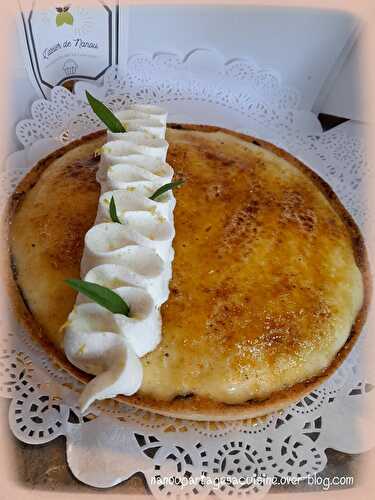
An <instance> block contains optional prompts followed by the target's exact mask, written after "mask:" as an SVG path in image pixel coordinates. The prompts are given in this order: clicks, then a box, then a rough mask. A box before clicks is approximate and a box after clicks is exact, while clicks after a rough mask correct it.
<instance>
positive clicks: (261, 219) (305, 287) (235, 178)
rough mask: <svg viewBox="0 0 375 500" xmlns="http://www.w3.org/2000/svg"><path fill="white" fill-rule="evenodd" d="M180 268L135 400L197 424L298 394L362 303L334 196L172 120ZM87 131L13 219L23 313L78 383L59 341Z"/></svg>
mask: <svg viewBox="0 0 375 500" xmlns="http://www.w3.org/2000/svg"><path fill="white" fill-rule="evenodd" d="M166 138H167V140H168V142H169V151H168V156H167V161H168V163H169V164H170V165H171V166H172V167H173V169H174V171H175V174H176V175H177V176H178V177H183V178H184V179H185V185H184V186H183V188H181V189H178V190H176V191H175V197H176V200H177V203H176V207H175V210H174V225H175V231H176V236H175V238H174V241H173V247H174V250H175V257H174V260H173V275H172V279H171V281H170V283H169V288H170V295H169V298H168V301H167V302H166V303H165V304H163V305H162V308H161V313H162V325H163V326H162V340H161V342H160V344H159V345H158V347H157V348H156V349H155V350H154V351H152V352H151V353H149V354H147V355H146V356H144V357H143V358H142V359H141V361H142V365H143V382H142V386H141V388H140V390H139V391H138V392H137V393H136V394H135V395H134V396H129V397H119V398H118V399H119V400H121V401H125V402H127V403H129V404H131V405H134V406H137V407H140V408H145V409H148V410H151V411H154V412H157V413H160V414H164V415H171V416H174V417H181V418H190V419H196V420H230V419H239V418H249V417H255V416H258V415H262V414H266V413H268V412H271V411H274V410H276V409H280V408H282V407H285V406H286V405H288V404H290V403H291V402H293V401H295V400H297V399H299V398H301V397H303V396H304V395H305V394H307V393H308V392H310V391H311V390H312V389H314V387H316V386H317V385H318V384H320V383H321V382H322V381H324V380H325V379H326V378H327V377H328V376H329V375H330V374H332V372H333V371H334V370H335V369H336V368H337V367H338V366H339V365H340V363H341V362H342V361H343V359H344V358H345V357H346V356H347V354H348V353H349V352H350V349H351V348H352V346H353V344H354V342H355V340H356V338H357V336H358V335H359V333H360V330H361V327H362V325H363V323H364V320H365V316H366V310H367V306H368V302H369V295H370V280H369V272H368V264H367V258H366V251H365V247H364V244H363V240H362V237H361V234H360V232H359V230H358V228H357V226H356V225H355V223H354V222H353V220H352V218H351V217H350V215H349V214H348V212H347V211H346V210H345V208H344V207H343V205H342V204H341V203H340V201H339V200H338V198H337V197H336V195H335V194H334V193H333V191H332V190H331V188H330V187H329V186H328V185H327V184H326V183H325V182H324V181H323V180H322V179H321V178H320V177H318V176H317V175H316V174H315V173H314V172H313V171H312V170H310V169H309V168H308V167H306V166H305V165H303V164H302V163H301V162H300V161H298V160H297V159H295V158H294V157H292V156H291V155H289V154H287V153H285V152H284V151H282V150H280V149H278V148H277V147H275V146H273V145H271V144H269V143H266V142H264V141H261V140H258V139H254V138H252V137H249V136H246V135H243V134H238V133H235V132H232V131H229V130H225V129H222V128H218V127H210V126H197V125H168V129H167V136H166ZM105 140H106V135H105V132H104V131H103V132H96V133H94V134H90V135H88V136H86V137H84V138H82V139H79V140H77V141H74V142H72V143H70V144H68V145H67V146H65V147H63V148H61V149H59V150H58V151H56V152H54V153H52V154H51V155H49V156H48V157H47V158H45V159H43V160H41V161H40V162H39V163H38V164H37V165H36V166H35V167H34V168H33V169H32V170H31V171H30V173H29V174H27V176H26V177H25V178H24V179H23V180H22V181H21V183H20V185H19V186H18V188H17V189H16V192H15V194H14V195H13V198H12V203H11V210H10V223H11V224H10V237H9V239H10V255H11V268H12V270H13V273H12V276H13V283H14V284H15V285H16V286H14V287H13V292H14V293H13V296H14V299H15V303H16V305H17V313H18V315H19V317H20V318H21V319H22V320H23V321H24V323H25V324H26V326H27V328H28V330H29V331H30V332H31V334H32V335H33V336H34V338H35V339H37V340H38V341H39V342H40V343H42V345H43V346H44V348H45V349H46V350H47V351H48V352H49V354H50V355H51V356H52V357H54V358H55V359H56V360H57V361H58V362H59V363H60V364H61V365H63V366H64V368H65V369H67V370H68V371H69V372H71V373H72V374H73V375H74V376H76V377H78V378H79V379H80V380H81V381H83V382H87V381H89V380H90V378H91V376H90V375H88V374H86V373H84V372H82V371H80V370H79V369H77V368H76V367H74V366H73V365H72V364H70V363H69V361H68V360H67V359H66V357H65V354H64V350H63V335H64V329H63V328H62V326H63V325H64V324H65V322H66V320H67V317H68V315H69V313H70V312H71V310H72V309H73V306H74V304H75V299H76V293H75V292H74V291H73V290H72V289H71V288H69V287H68V286H67V285H66V284H65V283H64V280H65V279H67V278H79V276H80V262H81V258H82V252H83V248H84V237H85V234H86V232H87V231H88V230H89V229H90V227H91V226H92V225H93V224H94V221H95V217H96V213H97V207H98V200H99V195H100V192H99V185H98V184H97V182H96V178H95V175H96V170H97V168H98V163H99V159H98V158H97V155H96V154H95V152H96V151H97V150H98V149H99V148H100V147H101V146H102V145H103V144H104V142H105Z"/></svg>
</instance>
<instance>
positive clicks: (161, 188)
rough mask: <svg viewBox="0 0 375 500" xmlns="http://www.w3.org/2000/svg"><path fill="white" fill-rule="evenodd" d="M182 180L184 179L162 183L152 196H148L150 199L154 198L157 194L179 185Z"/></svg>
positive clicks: (157, 196) (159, 194)
mask: <svg viewBox="0 0 375 500" xmlns="http://www.w3.org/2000/svg"><path fill="white" fill-rule="evenodd" d="M184 182H185V181H183V180H179V181H174V182H169V183H168V184H164V186H161V187H160V188H159V189H157V190H156V191H155V193H154V194H153V195H152V196H150V200H156V198H159V196H161V195H162V194H164V193H165V192H166V191H170V190H171V189H174V188H176V187H179V186H181V185H182V184H183V183H184Z"/></svg>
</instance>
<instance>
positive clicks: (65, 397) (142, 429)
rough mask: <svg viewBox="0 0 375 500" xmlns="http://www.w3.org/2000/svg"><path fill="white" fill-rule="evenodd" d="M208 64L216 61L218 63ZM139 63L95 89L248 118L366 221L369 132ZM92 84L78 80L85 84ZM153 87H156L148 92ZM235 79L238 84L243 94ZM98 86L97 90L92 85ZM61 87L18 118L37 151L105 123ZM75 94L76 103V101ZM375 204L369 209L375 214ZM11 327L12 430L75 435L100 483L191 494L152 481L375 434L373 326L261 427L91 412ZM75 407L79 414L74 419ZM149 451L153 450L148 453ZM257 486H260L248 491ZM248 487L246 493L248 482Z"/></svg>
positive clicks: (241, 467)
mask: <svg viewBox="0 0 375 500" xmlns="http://www.w3.org/2000/svg"><path fill="white" fill-rule="evenodd" d="M199 60H200V61H201V59H199ZM208 63H209V61H207V64H208ZM185 64H186V63H185ZM191 65H192V63H191ZM210 67H211V68H213V64H210ZM142 68H143V69H142ZM137 69H138V71H137V73H136V75H133V74H131V73H129V74H128V75H127V76H126V77H125V78H124V79H116V80H115V78H114V77H115V75H114V74H112V76H111V74H109V75H108V76H107V78H108V80H107V81H106V83H105V86H104V88H102V89H98V90H97V92H99V93H101V95H102V97H103V98H104V99H105V100H106V102H107V104H111V105H113V104H114V99H116V102H117V107H118V108H121V107H122V106H123V104H124V101H125V100H127V99H128V98H127V97H124V96H128V95H129V97H130V100H134V99H135V98H136V97H138V96H139V94H141V95H142V96H143V99H144V100H147V99H149V100H150V99H157V100H158V101H161V102H165V103H166V104H167V106H166V107H167V108H168V109H169V111H170V113H171V115H172V116H176V115H177V114H180V116H181V119H186V117H189V118H190V119H191V120H192V121H196V122H202V121H203V122H204V121H205V120H207V119H208V120H211V119H215V120H216V119H217V118H218V117H220V119H221V124H222V125H224V126H227V127H229V128H241V125H242V126H243V127H246V126H248V127H250V128H251V130H250V131H251V132H252V133H254V134H256V135H258V136H264V137H265V138H267V139H269V140H272V142H274V143H277V144H280V145H281V146H283V147H284V148H285V149H287V150H289V151H290V152H292V153H294V154H296V155H297V156H299V157H300V158H301V159H302V160H304V161H306V162H307V163H308V164H311V165H314V169H315V170H316V171H317V172H319V173H320V174H321V175H322V176H323V177H324V178H325V179H326V180H327V181H328V182H329V183H330V185H331V186H332V187H333V188H334V190H335V191H336V192H337V193H338V195H339V196H340V198H341V199H342V201H343V202H344V203H345V204H346V206H347V207H348V209H349V210H350V211H351V212H352V214H353V215H354V216H355V217H356V218H357V220H358V221H360V222H362V223H363V221H364V218H363V215H364V213H367V212H366V211H365V208H366V205H365V200H364V197H363V186H364V185H365V184H366V182H367V179H368V173H367V172H368V165H367V161H366V155H365V154H364V150H363V142H362V140H361V138H357V137H351V136H350V135H348V134H346V131H349V130H351V128H347V126H345V127H342V128H341V127H339V128H338V129H337V130H333V131H330V132H328V133H321V130H320V131H319V130H318V129H317V128H316V121H315V117H314V116H313V115H312V114H311V113H305V119H304V121H303V123H304V125H302V123H301V122H300V121H299V120H298V118H297V116H298V115H300V114H301V111H298V110H295V109H290V110H285V109H284V108H283V109H280V108H279V109H275V108H271V107H269V106H268V107H267V106H266V105H264V104H263V103H264V101H265V100H266V95H267V94H263V96H260V97H259V98H260V102H257V101H256V100H254V99H253V101H252V102H251V105H250V106H249V102H250V101H249V99H250V98H249V94H247V93H246V92H245V90H244V89H242V94H241V93H240V92H239V91H238V87H239V85H240V84H239V81H238V79H236V78H235V77H233V76H232V78H233V81H232V82H230V81H229V80H228V79H227V80H225V82H226V83H227V84H228V85H229V88H228V89H227V90H226V91H225V89H224V88H220V87H219V88H220V96H221V97H220V99H219V94H218V93H217V91H216V87H214V86H212V85H211V81H208V82H206V85H204V81H203V80H201V81H199V82H197V81H195V80H191V79H190V80H187V79H186V74H187V71H186V67H185V65H184V64H182V63H180V74H181V81H180V82H179V83H178V82H177V83H176V81H175V80H174V82H175V84H174V85H173V84H172V82H170V81H169V79H168V75H169V74H170V73H168V71H167V69H166V66H163V65H162V64H160V65H159V71H158V73H157V75H158V77H159V80H157V81H155V82H153V80H152V78H153V77H154V76H155V72H154V71H153V69H154V66H153V63H152V61H149V60H143V63H142V66H141V62H140V61H138V65H137ZM141 69H142V71H141ZM218 70H219V72H218V73H217V74H216V81H217V82H220V83H221V84H222V85H223V82H224V80H222V68H220V66H219V67H218ZM174 75H175V73H174ZM249 82H250V83H253V82H251V80H250V81H249V80H247V81H245V82H242V85H245V87H246V86H247V85H249V87H250V88H251V85H250V84H249ZM83 87H84V85H81V86H80V91H82V90H83ZM150 87H152V88H153V89H154V92H155V94H152V95H149V94H147V92H146V90H147V89H149V88H150ZM114 89H115V90H114ZM234 89H237V93H236V94H235V95H233V93H234ZM90 90H92V91H93V92H94V90H93V89H92V87H90ZM259 90H260V89H259ZM265 90H267V88H265ZM62 93H63V95H62ZM113 94H115V95H113ZM155 96H156V97H155ZM52 97H53V98H54V102H52V103H48V102H45V103H42V104H40V105H39V107H38V114H35V116H34V117H33V120H29V121H28V122H25V123H24V124H23V126H22V127H20V128H19V130H20V131H22V133H24V132H26V129H27V128H28V130H29V131H31V130H35V131H36V132H37V133H36V134H35V136H33V135H31V139H32V142H33V145H34V153H35V154H36V153H37V152H39V154H40V155H41V156H43V154H44V153H43V148H42V147H39V148H38V144H40V139H39V137H40V136H42V137H44V141H45V145H46V146H47V147H49V146H50V143H49V140H48V137H50V131H53V134H56V136H57V137H61V132H62V131H63V130H65V129H66V127H67V124H68V125H69V124H70V125H69V126H68V128H69V127H73V126H74V128H73V130H72V131H71V135H70V136H71V137H72V136H74V133H82V132H84V131H86V132H88V131H89V130H92V128H93V127H94V128H95V126H96V124H95V123H93V120H92V114H90V113H88V110H87V109H86V108H84V107H83V105H82V103H80V101H79V98H78V97H75V96H74V94H73V95H71V94H69V93H68V91H67V90H65V89H58V90H57V91H56V92H55V93H52ZM74 99H75V101H74ZM67 100H68V101H70V102H66V101H67ZM74 103H75V104H76V106H75V107H74V106H70V105H72V104H74ZM195 104H198V105H195ZM55 106H56V107H55ZM33 109H34V110H35V107H33ZM51 109H52V110H54V109H60V110H63V111H64V113H63V115H64V117H65V119H66V120H68V121H67V122H66V123H65V122H58V121H56V118H55V117H54V113H51V112H50V110H51ZM207 110H209V112H210V113H209V115H208V114H207ZM246 110H247V112H246ZM76 112H80V121H77V120H75V119H74V116H75V113H76ZM69 113H70V117H69ZM246 113H247V114H246ZM308 116H310V117H311V119H308ZM78 124H79V126H78ZM59 126H60V129H59ZM341 130H343V131H344V132H341ZM26 137H30V136H29V135H27V134H26V133H25V135H22V136H21V139H22V140H25V138H26ZM27 154H28V149H26V150H24V151H22V152H20V153H17V154H16V157H14V160H15V162H14V163H13V164H10V165H9V173H10V172H12V174H13V176H12V185H13V186H14V184H15V183H16V182H17V181H18V180H19V179H20V177H21V176H23V175H24V173H25V171H26V170H27V169H28V168H29V167H30V163H29V162H28V161H27ZM22 156H23V157H24V158H23V161H22ZM12 185H11V186H10V189H12ZM372 213H373V212H369V213H368V217H369V218H370V217H371V215H372ZM371 220H372V219H371ZM371 220H370V222H371ZM370 240H371V239H370V238H369V241H370ZM12 331H13V333H14V335H13V336H9V337H8V338H4V339H2V342H3V343H2V344H1V347H2V370H0V375H2V377H3V381H4V382H5V384H4V385H0V390H1V391H2V394H3V395H5V396H6V397H9V398H11V399H12V402H11V404H10V410H9V422H10V426H11V429H12V431H13V433H14V434H15V435H16V436H17V437H18V438H19V439H20V440H21V441H23V442H26V443H30V444H41V443H45V442H48V441H52V440H53V439H55V438H56V437H58V436H60V435H65V436H66V439H67V460H68V464H69V466H70V468H71V470H72V472H73V474H74V475H75V476H76V477H77V478H79V479H80V480H81V481H83V482H85V483H87V484H90V485H93V486H97V487H103V488H104V487H110V486H112V485H114V484H117V483H119V482H121V481H123V480H125V479H126V478H127V477H130V476H131V475H133V474H134V473H136V472H138V471H141V472H143V473H144V475H145V477H146V480H147V482H148V485H149V487H150V489H151V491H152V493H153V494H154V495H155V496H156V497H158V498H160V497H165V495H166V494H167V493H168V492H171V493H173V494H176V493H180V494H181V493H182V494H185V493H187V492H188V491H191V490H192V489H193V488H192V487H189V486H187V487H186V488H184V490H183V491H181V489H180V487H179V486H178V485H175V486H173V485H172V486H167V487H166V488H164V489H161V488H158V485H157V484H155V482H152V478H153V477H155V476H157V475H158V474H160V475H161V476H173V475H175V476H177V477H185V478H186V477H188V474H191V475H192V476H193V477H194V476H201V474H204V473H206V474H207V475H208V476H209V477H210V478H211V480H215V479H217V478H218V477H225V476H228V475H230V474H232V473H233V474H234V477H236V478H238V477H242V476H243V475H246V476H248V477H251V476H252V475H253V474H256V475H261V474H265V475H266V476H268V477H272V476H274V475H280V476H282V477H285V476H289V477H306V476H310V475H312V474H315V473H319V472H321V471H322V470H323V469H324V467H325V465H326V461H327V458H326V453H325V450H326V449H327V448H333V449H337V450H340V451H342V452H346V453H359V452H362V451H365V450H367V449H369V448H370V447H371V446H373V444H374V442H373V440H372V439H371V438H370V437H369V436H370V435H369V433H368V432H367V433H366V435H365V434H364V433H361V432H359V429H361V430H363V431H364V432H365V431H367V430H368V429H369V428H370V425H372V420H371V418H370V417H371V415H369V414H368V413H366V412H365V410H364V405H368V404H369V403H371V402H373V401H374V395H375V391H374V390H371V387H367V386H365V382H367V381H368V382H369V383H371V381H372V379H371V378H370V377H369V376H368V374H367V373H365V368H366V367H365V364H364V363H363V360H362V358H361V357H359V356H361V353H362V352H363V349H364V348H365V347H366V348H367V349H368V347H367V345H368V344H367V342H368V341H369V339H368V338H367V335H366V332H365V331H364V332H363V335H362V336H361V341H360V343H359V345H358V346H357V348H356V349H355V350H354V351H353V352H352V353H351V355H350V356H349V358H348V359H347V360H346V362H345V363H344V364H343V366H342V367H340V369H339V370H338V371H336V373H335V375H334V376H333V377H331V378H330V379H329V380H328V381H327V382H326V383H325V384H324V385H323V386H320V387H319V389H317V390H315V391H314V392H313V393H312V394H311V395H309V396H307V397H305V398H304V399H303V400H302V401H301V402H300V403H299V404H295V405H292V406H290V407H288V408H286V409H285V410H284V411H283V413H280V414H275V415H271V416H269V417H267V418H266V419H260V420H259V421H257V425H256V426H251V425H248V424H247V423H244V422H241V421H240V422H232V423H227V424H222V423H218V424H217V426H216V427H215V426H210V425H206V424H201V425H197V424H196V423H195V422H186V421H179V420H174V419H170V418H164V417H158V416H156V415H153V414H149V413H147V412H142V411H136V410H134V409H131V408H129V407H126V406H125V405H119V404H117V405H115V404H114V403H113V402H107V403H105V404H104V403H101V404H98V405H95V406H94V407H93V409H92V411H93V416H94V417H96V418H94V420H92V421H91V422H84V421H83V418H82V414H81V413H80V412H79V410H78V409H77V406H76V405H77V392H79V390H80V388H81V385H80V384H78V382H76V381H75V380H73V379H72V378H71V377H70V376H69V375H68V374H67V373H65V372H64V371H62V370H59V369H57V368H56V366H54V365H53V364H52V363H51V362H50V361H49V359H48V357H47V355H46V353H45V352H44V351H42V350H39V348H38V347H37V346H35V345H34V344H33V343H32V342H31V339H30V337H29V336H28V334H25V333H24V332H23V330H21V329H20V328H17V327H16V326H15V325H14V326H13V328H12ZM369 331H371V329H369ZM4 337H5V336H4ZM354 389H355V390H354ZM353 390H354V392H353ZM72 414H73V415H74V416H75V417H76V423H73V422H71V421H69V415H72ZM35 417H37V418H35ZM118 417H121V418H123V419H124V422H121V421H120V420H119V419H118ZM182 429H183V430H184V432H181V430H182ZM147 450H148V451H154V453H153V454H152V455H150V454H147V453H146V452H147ZM173 457H174V458H173ZM211 485H212V483H211ZM196 486H197V489H198V491H199V492H200V493H203V494H208V493H209V491H210V489H212V487H210V486H209V487H206V488H204V487H202V486H201V485H199V484H198V485H196ZM238 486H239V483H237V487H238ZM269 486H270V483H267V485H266V486H264V487H261V488H260V490H261V491H260V495H259V496H258V497H257V498H261V496H262V494H263V493H265V492H266V491H267V490H268V489H269ZM237 487H236V486H235V485H234V486H233V488H232V487H231V486H226V487H225V489H224V490H223V491H220V495H221V497H222V496H224V495H226V494H228V493H229V492H230V491H232V492H233V493H235V494H234V495H233V497H236V493H238V492H239V491H238V490H237ZM253 487H254V485H253V486H251V485H250V486H249V488H248V490H247V493H248V492H249V490H252V489H253ZM233 489H234V490H235V491H233ZM254 489H255V488H254ZM216 492H217V491H216ZM240 492H242V493H244V490H240ZM172 497H173V495H172ZM209 498H210V497H209Z"/></svg>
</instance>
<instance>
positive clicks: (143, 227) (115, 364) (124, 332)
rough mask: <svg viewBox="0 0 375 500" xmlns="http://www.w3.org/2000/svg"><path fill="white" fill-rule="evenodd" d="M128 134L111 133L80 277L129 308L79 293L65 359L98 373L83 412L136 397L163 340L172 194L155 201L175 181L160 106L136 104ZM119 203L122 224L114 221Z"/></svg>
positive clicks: (127, 113)
mask: <svg viewBox="0 0 375 500" xmlns="http://www.w3.org/2000/svg"><path fill="white" fill-rule="evenodd" d="M116 116H117V118H118V119H119V120H120V121H121V122H122V123H123V124H124V126H125V128H126V130H127V132H125V133H113V132H111V131H108V133H107V139H108V141H107V143H106V144H105V145H104V146H103V148H102V152H101V161H100V166H99V169H98V172H97V181H98V182H99V183H100V186H101V196H100V199H99V204H98V212H97V218H96V221H95V225H94V226H93V227H92V228H91V229H90V230H89V231H88V232H87V234H86V237H85V247H84V253H83V257H82V261H81V277H82V279H84V280H85V281H87V282H91V283H96V284H98V285H101V286H104V287H106V288H109V289H112V290H113V291H115V292H116V294H118V295H119V296H120V297H122V298H123V299H124V300H125V301H126V303H127V304H128V305H129V310H130V313H129V316H125V315H123V314H115V313H112V312H110V311H108V310H107V309H105V308H104V307H102V306H101V305H99V304H97V303H95V302H92V301H90V299H88V298H87V297H86V296H84V295H82V294H80V293H79V294H78V296H77V300H76V305H75V307H74V309H73V311H72V312H71V314H70V315H69V318H68V323H67V326H66V330H65V337H64V347H65V353H66V356H67V358H68V359H69V361H70V362H71V363H73V364H74V365H75V366H77V367H78V368H80V369H81V370H83V371H85V372H87V373H90V374H92V375H95V377H94V378H93V379H92V380H91V381H90V382H89V383H88V384H87V385H86V387H85V388H84V390H83V392H82V394H81V397H80V404H81V408H82V411H85V410H86V409H87V408H88V406H89V405H90V404H91V403H92V402H93V401H95V400H98V399H105V398H110V397H114V396H117V395H120V394H123V395H131V394H134V393H135V392H136V391H137V390H138V389H139V387H140V386H141V384H142V376H143V370H142V364H141V362H140V359H139V358H141V357H142V356H144V355H145V354H147V353H148V352H150V351H152V350H153V349H155V348H156V346H157V345H158V343H159V342H160V339H161V315H160V306H161V305H162V304H163V303H164V302H165V301H166V300H167V298H168V295H169V288H168V283H169V280H170V278H171V275H172V261H173V257H174V251H173V247H172V240H173V237H174V225H173V210H174V207H175V204H176V200H175V197H174V195H173V193H172V191H168V192H166V193H164V194H163V195H162V196H160V197H159V198H157V200H151V199H150V196H151V195H152V194H153V193H154V192H155V191H156V190H157V189H158V188H160V187H161V186H163V185H165V184H166V183H169V182H170V181H171V180H172V177H173V169H172V168H171V166H170V165H168V164H167V163H166V156H167V150H168V143H167V141H166V140H165V131H166V118H167V115H166V113H165V112H164V110H163V109H161V108H159V107H157V106H149V105H134V106H131V107H129V108H128V109H126V110H124V111H121V112H119V113H117V114H116ZM112 198H113V199H114V201H115V206H116V212H117V217H118V220H119V221H120V223H118V222H113V221H112V219H111V215H110V203H111V200H112Z"/></svg>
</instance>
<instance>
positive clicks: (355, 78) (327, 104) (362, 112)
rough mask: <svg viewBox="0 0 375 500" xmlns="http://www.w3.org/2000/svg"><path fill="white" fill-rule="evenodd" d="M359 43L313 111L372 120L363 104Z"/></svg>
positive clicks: (360, 47)
mask: <svg viewBox="0 0 375 500" xmlns="http://www.w3.org/2000/svg"><path fill="white" fill-rule="evenodd" d="M361 50H362V46H361V42H360V39H359V40H357V41H356V43H355V45H354V46H353V48H352V50H351V51H350V54H349V55H348V57H347V59H346V61H345V63H344V65H343V66H342V68H341V71H339V73H338V75H337V77H336V79H335V80H334V82H333V84H332V86H331V88H330V91H329V92H328V93H326V94H325V95H321V98H320V99H319V102H317V103H316V104H315V107H314V111H315V110H316V111H318V112H321V113H326V114H328V115H336V116H342V117H343V118H348V119H350V120H358V121H367V122H370V121H372V120H373V117H370V116H368V114H367V110H366V107H365V106H364V102H363V93H364V92H363V87H364V82H363V80H362V74H361V55H362V54H361Z"/></svg>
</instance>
